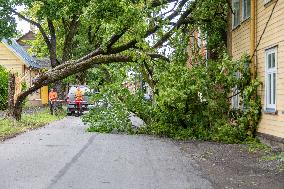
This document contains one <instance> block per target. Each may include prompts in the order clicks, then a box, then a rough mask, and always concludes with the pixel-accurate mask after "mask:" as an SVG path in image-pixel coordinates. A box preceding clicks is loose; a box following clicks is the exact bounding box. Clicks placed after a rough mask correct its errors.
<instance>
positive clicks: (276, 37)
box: [228, 0, 284, 138]
mask: <svg viewBox="0 0 284 189" xmlns="http://www.w3.org/2000/svg"><path fill="white" fill-rule="evenodd" d="M256 2H257V6H256V43H257V44H258V43H259V46H258V47H257V50H256V54H255V55H256V67H257V68H256V69H257V77H258V78H259V79H260V81H261V82H262V83H263V85H262V86H261V87H260V88H259V90H258V94H259V95H260V97H261V101H262V107H263V109H264V108H265V50H266V49H269V48H272V47H277V89H276V109H277V111H278V113H277V114H276V115H271V114H265V113H263V114H262V117H261V120H260V123H259V126H258V132H260V133H264V134H269V135H273V136H276V137H280V138H284V1H282V0H278V3H277V5H276V7H275V9H274V11H273V14H272V17H271V19H270V21H269V23H268V25H267V27H266V23H267V21H268V19H269V17H270V14H271V12H272V9H273V6H274V4H275V2H276V0H272V2H270V3H268V4H267V5H264V1H263V0H259V1H256ZM229 18H230V17H229ZM230 19H231V18H230ZM265 27H266V29H265ZM264 29H265V32H264V34H263V36H262V38H261V35H262V33H263V31H264ZM229 36H231V40H232V41H231V44H230V45H229V47H230V48H231V49H230V52H231V55H232V57H233V59H239V58H241V56H242V55H243V54H244V53H247V54H249V53H250V19H248V20H246V21H244V22H242V23H241V24H240V26H238V27H237V28H235V29H233V30H231V32H230V33H229ZM260 39H261V40H260ZM228 41H229V42H230V40H228Z"/></svg>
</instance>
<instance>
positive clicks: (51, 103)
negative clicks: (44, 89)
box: [48, 89, 57, 115]
mask: <svg viewBox="0 0 284 189" xmlns="http://www.w3.org/2000/svg"><path fill="white" fill-rule="evenodd" d="M48 100H49V108H50V114H51V115H53V113H54V112H53V111H54V106H55V103H56V101H57V92H56V91H55V90H54V89H50V92H49V95H48Z"/></svg>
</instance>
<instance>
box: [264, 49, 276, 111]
mask: <svg viewBox="0 0 284 189" xmlns="http://www.w3.org/2000/svg"><path fill="white" fill-rule="evenodd" d="M265 66H266V70H265V76H266V81H265V100H266V110H276V80H277V48H272V49H269V50H267V51H266V52H265Z"/></svg>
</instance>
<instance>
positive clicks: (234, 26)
mask: <svg viewBox="0 0 284 189" xmlns="http://www.w3.org/2000/svg"><path fill="white" fill-rule="evenodd" d="M236 2H239V7H238V8H239V9H238V17H239V19H238V22H237V23H235V17H236V14H235V6H234V3H236ZM232 9H233V11H234V12H233V13H232V28H233V29H234V28H236V27H238V26H239V25H240V24H241V0H232Z"/></svg>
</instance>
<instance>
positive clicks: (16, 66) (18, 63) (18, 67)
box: [0, 42, 40, 105]
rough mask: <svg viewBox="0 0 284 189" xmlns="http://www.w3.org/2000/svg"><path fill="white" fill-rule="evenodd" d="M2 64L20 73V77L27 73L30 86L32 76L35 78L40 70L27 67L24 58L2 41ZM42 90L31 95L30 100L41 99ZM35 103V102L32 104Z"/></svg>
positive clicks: (0, 60)
mask: <svg viewBox="0 0 284 189" xmlns="http://www.w3.org/2000/svg"><path fill="white" fill-rule="evenodd" d="M0 65H2V66H4V68H6V69H7V70H9V71H11V72H13V73H18V75H19V76H20V77H23V76H24V75H25V81H26V83H27V85H28V86H30V85H31V82H32V78H34V77H35V76H36V75H37V74H38V71H36V70H30V69H27V68H26V67H25V64H24V63H23V62H22V60H21V59H20V58H19V57H18V56H17V55H15V54H14V53H13V52H12V51H11V50H10V49H9V48H7V47H6V45H4V44H3V43H1V42H0ZM39 91H40V90H38V91H36V92H34V93H33V94H31V95H29V100H30V101H33V100H34V99H40V92H39ZM31 105H33V104H31Z"/></svg>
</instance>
